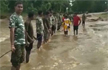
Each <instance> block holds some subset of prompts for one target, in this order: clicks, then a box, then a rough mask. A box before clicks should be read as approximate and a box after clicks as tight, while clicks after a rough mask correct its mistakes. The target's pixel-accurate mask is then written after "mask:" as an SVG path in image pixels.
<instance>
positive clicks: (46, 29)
mask: <svg viewBox="0 0 108 70" xmlns="http://www.w3.org/2000/svg"><path fill="white" fill-rule="evenodd" d="M43 24H44V43H46V42H47V41H48V40H49V37H50V22H49V12H45V14H44V18H43Z"/></svg>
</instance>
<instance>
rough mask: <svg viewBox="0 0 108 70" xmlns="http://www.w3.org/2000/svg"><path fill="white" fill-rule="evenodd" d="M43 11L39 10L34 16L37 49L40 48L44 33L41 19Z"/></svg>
mask: <svg viewBox="0 0 108 70" xmlns="http://www.w3.org/2000/svg"><path fill="white" fill-rule="evenodd" d="M42 16H43V12H42V11H39V12H38V16H37V17H36V32H37V40H38V43H37V49H39V48H40V46H41V45H42V42H43V37H44V36H43V35H44V25H43V20H42Z"/></svg>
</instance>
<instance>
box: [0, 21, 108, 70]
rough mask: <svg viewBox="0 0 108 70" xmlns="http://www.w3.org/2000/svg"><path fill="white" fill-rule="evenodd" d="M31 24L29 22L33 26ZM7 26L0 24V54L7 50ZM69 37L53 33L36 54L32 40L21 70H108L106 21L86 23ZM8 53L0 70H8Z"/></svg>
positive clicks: (107, 30)
mask: <svg viewBox="0 0 108 70" xmlns="http://www.w3.org/2000/svg"><path fill="white" fill-rule="evenodd" d="M34 24H35V23H33V25H34ZM7 27H8V25H7V24H1V26H0V29H2V31H0V40H1V39H3V37H4V38H5V39H3V40H2V41H1V42H0V44H1V45H0V49H1V50H0V55H2V54H3V53H5V52H7V51H8V50H10V44H9V43H10V42H9V39H8V38H6V37H9V30H8V28H7ZM72 29H73V27H71V31H70V32H69V36H64V35H63V31H61V32H56V33H55V35H54V36H53V37H52V38H51V41H50V42H49V43H47V44H45V45H44V46H43V47H42V48H41V50H40V51H38V50H37V49H36V43H37V42H36V41H35V43H34V48H33V49H32V53H31V56H30V62H29V63H27V64H26V63H25V62H24V63H23V64H22V67H21V70H108V21H96V22H86V29H83V28H82V26H81V25H80V27H79V35H78V36H77V37H76V36H73V30H72ZM10 67H11V64H10V53H8V54H6V55H5V56H4V57H2V58H0V70H10Z"/></svg>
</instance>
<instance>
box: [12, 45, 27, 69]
mask: <svg viewBox="0 0 108 70" xmlns="http://www.w3.org/2000/svg"><path fill="white" fill-rule="evenodd" d="M24 47H25V45H15V48H16V50H15V52H12V53H11V63H12V65H13V66H14V67H17V66H19V65H20V64H21V63H22V62H23V61H24Z"/></svg>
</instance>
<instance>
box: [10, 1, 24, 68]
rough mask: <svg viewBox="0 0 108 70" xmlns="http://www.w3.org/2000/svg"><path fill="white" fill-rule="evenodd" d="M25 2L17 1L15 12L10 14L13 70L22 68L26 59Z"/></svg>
mask: <svg viewBox="0 0 108 70" xmlns="http://www.w3.org/2000/svg"><path fill="white" fill-rule="evenodd" d="M22 11H23V4H22V3H21V2H17V3H16V4H15V12H14V13H13V14H12V15H11V16H10V18H9V20H10V22H9V28H10V42H11V50H12V53H11V63H12V68H11V70H20V65H21V63H22V62H23V61H24V47H25V27H24V22H23V17H22V16H21V13H22Z"/></svg>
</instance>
